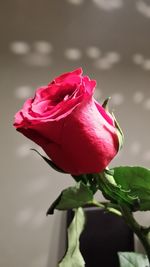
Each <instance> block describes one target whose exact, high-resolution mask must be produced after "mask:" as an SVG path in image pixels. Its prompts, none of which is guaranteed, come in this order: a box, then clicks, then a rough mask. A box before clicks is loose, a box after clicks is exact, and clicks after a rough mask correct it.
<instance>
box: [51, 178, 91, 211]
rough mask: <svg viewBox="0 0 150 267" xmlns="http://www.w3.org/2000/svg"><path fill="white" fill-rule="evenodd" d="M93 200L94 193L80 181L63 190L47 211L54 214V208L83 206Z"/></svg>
mask: <svg viewBox="0 0 150 267" xmlns="http://www.w3.org/2000/svg"><path fill="white" fill-rule="evenodd" d="M92 201H93V193H92V191H91V190H90V189H89V188H88V186H86V185H85V184H84V183H82V182H79V183H77V184H76V186H73V187H69V188H67V189H65V190H63V191H62V192H61V194H60V195H59V197H58V198H57V199H56V200H55V201H54V203H53V204H52V205H51V206H50V208H49V209H48V211H47V215H48V214H52V213H53V212H54V209H58V210H68V209H74V208H78V207H82V206H84V205H86V204H88V203H91V202H92Z"/></svg>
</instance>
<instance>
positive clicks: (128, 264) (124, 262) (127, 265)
mask: <svg viewBox="0 0 150 267" xmlns="http://www.w3.org/2000/svg"><path fill="white" fill-rule="evenodd" d="M118 255H119V261H120V267H149V262H148V258H147V256H146V255H143V254H139V253H134V252H119V253H118Z"/></svg>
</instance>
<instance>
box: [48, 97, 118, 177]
mask: <svg viewBox="0 0 150 267" xmlns="http://www.w3.org/2000/svg"><path fill="white" fill-rule="evenodd" d="M44 150H45V152H46V153H47V154H48V155H49V156H50V157H51V159H52V160H53V161H54V162H55V163H56V165H58V166H59V167H60V168H62V169H63V170H64V171H66V172H68V173H72V174H75V175H78V174H81V173H82V174H83V173H96V172H100V171H102V170H103V169H104V168H105V167H106V166H108V164H109V162H110V161H111V160H112V159H113V158H114V156H115V155H116V153H117V151H118V137H117V133H116V130H115V128H114V127H113V126H111V125H110V124H109V123H107V121H105V119H104V118H103V116H102V115H101V114H100V113H99V112H98V110H97V108H96V106H95V103H94V101H92V103H88V104H87V105H86V106H85V107H82V108H81V107H79V108H78V109H77V110H76V111H75V112H74V113H73V114H72V116H69V117H68V118H66V120H65V123H64V126H63V131H62V143H61V146H58V145H57V144H54V143H51V144H49V145H48V146H47V147H45V148H44Z"/></svg>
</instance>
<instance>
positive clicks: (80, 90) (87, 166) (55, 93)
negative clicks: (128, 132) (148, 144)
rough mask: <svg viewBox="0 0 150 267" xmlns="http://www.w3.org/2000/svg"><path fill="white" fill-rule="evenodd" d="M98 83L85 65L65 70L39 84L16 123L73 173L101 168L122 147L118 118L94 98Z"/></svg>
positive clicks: (83, 172)
mask: <svg viewBox="0 0 150 267" xmlns="http://www.w3.org/2000/svg"><path fill="white" fill-rule="evenodd" d="M95 86H96V81H94V80H90V79H89V77H88V76H82V69H81V68H79V69H77V70H75V71H72V72H68V73H65V74H62V75H61V76H59V77H57V78H55V79H54V80H53V81H52V82H51V83H49V84H48V85H47V86H43V87H40V88H38V89H37V90H36V93H35V96H34V98H29V99H28V100H26V102H25V104H24V105H23V108H22V109H21V110H20V111H19V112H18V113H17V114H16V116H15V122H14V126H15V127H16V129H17V130H18V131H19V132H21V133H22V134H24V135H25V136H26V137H28V138H29V139H31V140H32V141H34V142H35V143H36V144H38V145H40V146H41V147H42V148H43V150H44V151H45V152H46V154H47V155H48V156H49V158H50V159H51V160H52V161H53V162H54V163H55V164H56V165H57V166H58V167H59V168H61V169H62V170H63V171H65V172H67V173H71V174H74V175H80V174H86V173H98V172H101V171H102V170H104V169H105V168H106V167H107V166H108V164H109V162H110V161H111V160H112V159H113V158H114V156H115V155H116V153H117V152H118V149H119V140H118V136H117V129H116V128H115V123H114V119H113V117H112V116H111V115H110V114H109V113H108V112H107V111H105V109H104V108H103V107H102V106H101V105H100V104H99V103H98V102H97V101H96V100H95V99H94V97H93V92H94V89H95Z"/></svg>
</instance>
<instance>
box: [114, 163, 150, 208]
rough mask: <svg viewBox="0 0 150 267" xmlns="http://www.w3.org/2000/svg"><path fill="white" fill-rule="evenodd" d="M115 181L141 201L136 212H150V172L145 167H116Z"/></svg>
mask: <svg viewBox="0 0 150 267" xmlns="http://www.w3.org/2000/svg"><path fill="white" fill-rule="evenodd" d="M113 171H114V179H115V181H116V183H117V185H118V186H121V187H122V188H123V189H124V190H127V191H129V192H130V194H131V195H134V196H137V198H138V199H139V202H138V205H137V207H135V208H136V210H141V211H146V210H150V170H149V169H146V168H143V167H128V166H122V167H116V168H114V169H113Z"/></svg>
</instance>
